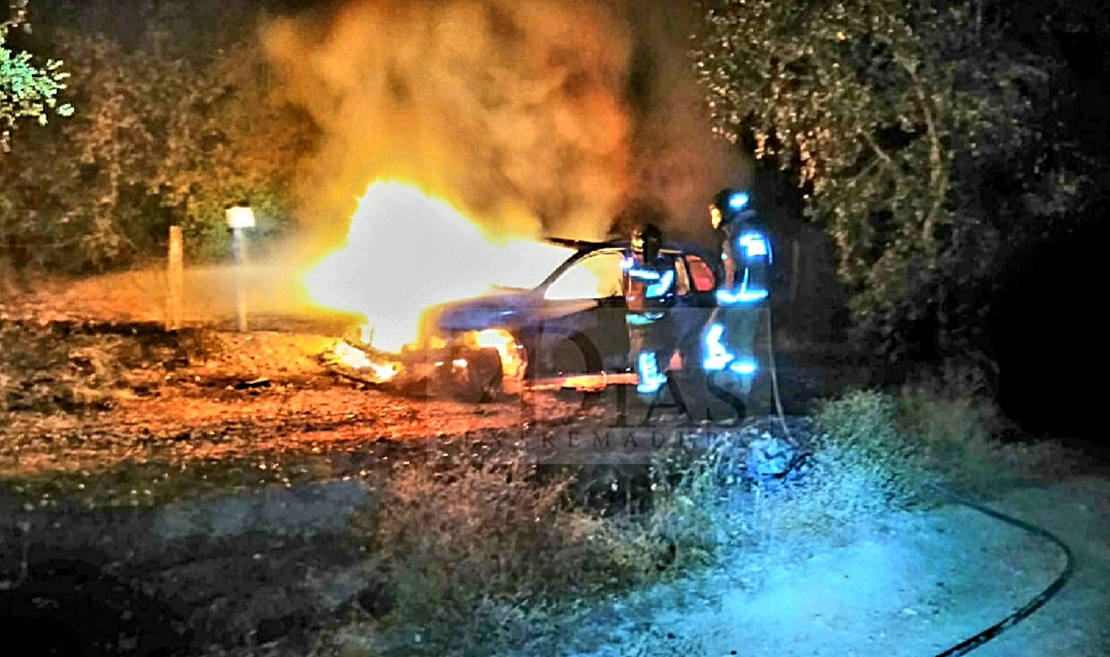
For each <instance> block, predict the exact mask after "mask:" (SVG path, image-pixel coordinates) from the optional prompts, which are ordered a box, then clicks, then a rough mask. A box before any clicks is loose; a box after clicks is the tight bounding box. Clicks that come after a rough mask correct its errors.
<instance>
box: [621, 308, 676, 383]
mask: <svg viewBox="0 0 1110 657" xmlns="http://www.w3.org/2000/svg"><path fill="white" fill-rule="evenodd" d="M641 318H642V316H641V315H629V316H628V342H629V348H630V351H631V352H632V358H633V359H634V364H635V366H636V374H637V375H638V376H639V378H640V383H639V385H637V386H636V391H637V392H639V393H641V394H653V393H655V392H656V391H658V390H659V389H660V388H661V387H663V384H664V383H666V382H667V374H666V372H667V367H668V365H669V364H670V361H671V356H672V355H673V354H674V349H675V337H674V327H673V326H672V321H671V318H670V317H669V316H667V315H664V316H663V317H661V318H659V319H656V320H654V321H650V322H642V320H641Z"/></svg>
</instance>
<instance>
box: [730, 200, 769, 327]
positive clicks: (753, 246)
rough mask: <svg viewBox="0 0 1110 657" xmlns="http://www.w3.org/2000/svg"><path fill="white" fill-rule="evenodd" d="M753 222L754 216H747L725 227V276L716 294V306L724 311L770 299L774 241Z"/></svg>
mask: <svg viewBox="0 0 1110 657" xmlns="http://www.w3.org/2000/svg"><path fill="white" fill-rule="evenodd" d="M754 219H755V214H754V213H750V212H749V213H745V214H744V215H742V216H741V217H739V218H737V220H736V221H733V222H731V223H729V224H727V225H725V226H724V227H723V232H724V234H725V241H724V243H723V244H722V245H721V264H722V266H723V267H724V274H725V276H724V280H723V281H722V282H721V285H720V286H719V287H718V290H717V303H718V305H720V306H722V307H730V306H746V305H753V304H757V303H759V302H760V301H763V300H764V299H766V298H767V297H768V296H769V295H770V292H771V265H772V264H773V260H774V254H773V253H772V250H771V241H770V240H769V239H768V238H767V234H766V233H764V232H763V230H761V229H760V228H759V226H758V225H757V224H756V223H755V221H754Z"/></svg>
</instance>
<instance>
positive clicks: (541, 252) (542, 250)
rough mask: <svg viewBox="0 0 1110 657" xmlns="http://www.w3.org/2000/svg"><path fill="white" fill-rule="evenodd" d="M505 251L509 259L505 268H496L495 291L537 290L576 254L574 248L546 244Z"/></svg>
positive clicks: (522, 245)
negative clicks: (496, 289) (552, 273)
mask: <svg viewBox="0 0 1110 657" xmlns="http://www.w3.org/2000/svg"><path fill="white" fill-rule="evenodd" d="M506 249H507V256H508V257H506V258H505V259H504V260H505V263H504V265H503V266H499V267H497V275H496V277H495V278H494V279H493V280H492V281H491V284H492V286H493V287H494V288H498V289H502V290H532V289H535V288H536V287H537V286H538V285H539V284H540V283H542V282H544V281H545V280H547V278H548V277H549V276H551V272H553V271H555V270H556V269H557V268H558V267H559V265H561V264H563V263H564V262H566V261H567V260H568V259H569V258H570V257H571V256H573V255H574V254H575V253H577V250H575V249H573V248H571V247H568V246H563V245H561V244H551V243H547V242H518V243H514V244H511V245H508V246H507V247H506Z"/></svg>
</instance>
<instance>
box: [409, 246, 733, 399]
mask: <svg viewBox="0 0 1110 657" xmlns="http://www.w3.org/2000/svg"><path fill="white" fill-rule="evenodd" d="M551 241H552V242H555V243H557V244H560V245H563V246H569V247H572V249H573V251H571V254H570V255H569V256H568V257H567V259H566V260H565V261H563V262H562V263H561V264H559V265H558V266H557V267H556V268H555V269H554V270H553V271H552V272H551V273H550V274H549V275H548V276H547V277H546V278H545V279H544V280H543V282H542V283H540V284H539V285H538V286H536V287H535V288H532V289H528V290H501V291H498V292H495V293H492V294H489V295H485V296H482V297H477V298H473V299H467V300H463V301H458V302H453V303H449V304H445V305H443V306H440V307H438V308H437V309H436V310H435V312H434V313H433V314H432V315H431V317H430V320H431V321H430V322H429V324H430V327H429V328H430V329H431V330H433V331H435V332H437V333H438V334H439V336H441V339H443V340H445V341H446V342H447V343H449V344H473V343H474V338H473V336H475V335H478V334H481V333H482V332H490V331H496V332H500V333H502V334H504V335H506V336H511V338H512V342H513V343H515V345H514V348H515V349H516V350H517V352H518V356H519V360H520V362H521V363H522V367H521V368H520V369H521V371H520V372H519V374H520V376H521V378H522V379H523V380H524V381H525V382H535V381H537V380H540V379H548V378H559V377H569V376H574V375H580V374H596V373H613V374H627V373H628V372H630V371H631V370H632V362H631V358H630V355H629V339H628V329H627V326H626V324H625V311H626V307H625V299H624V294H623V286H622V276H623V271H622V268H621V262H622V260H624V259H625V258H626V257H628V255H629V247H628V244H627V243H623V242H577V241H567V240H551ZM663 253H665V254H667V255H670V256H673V257H674V259H675V262H676V269H677V271H676V281H675V287H676V296H675V305H674V307H673V308H672V310H671V314H672V317H673V318H674V329H675V333H676V338H677V350H678V352H679V353H680V354H681V355H682V359H683V361H684V362H691V363H697V362H700V335H701V331H702V328H703V327H704V326H705V324H706V321H707V320H708V318H709V315H710V314H711V313H712V311H713V309H714V307H715V305H716V283H717V280H718V271H717V269H716V268H715V264H716V263H715V261H713V260H710V259H708V258H709V256H708V255H707V254H705V253H703V252H700V251H698V250H697V249H694V248H688V247H677V246H667V247H666V248H664V249H663ZM502 355H503V357H504V355H505V354H504V353H503V354H502ZM506 375H507V376H510V373H508V372H506Z"/></svg>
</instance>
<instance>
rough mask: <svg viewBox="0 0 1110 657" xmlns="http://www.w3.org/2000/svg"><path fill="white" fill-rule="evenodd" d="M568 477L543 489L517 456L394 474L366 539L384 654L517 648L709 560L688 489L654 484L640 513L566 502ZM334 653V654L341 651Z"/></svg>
mask: <svg viewBox="0 0 1110 657" xmlns="http://www.w3.org/2000/svg"><path fill="white" fill-rule="evenodd" d="M572 485H573V478H572V477H571V476H569V475H562V476H558V477H555V478H551V479H548V480H545V481H540V480H539V479H538V478H537V477H536V476H535V471H534V467H533V466H530V465H527V464H526V462H525V461H524V460H523V459H522V458H519V457H517V458H512V459H508V460H491V461H487V462H483V463H480V464H477V465H474V464H471V463H466V462H462V461H453V462H445V461H444V462H439V463H436V464H432V465H431V466H429V465H428V464H419V465H416V466H412V467H405V468H403V469H400V470H398V471H397V472H396V473H395V474H394V477H393V479H392V482H391V485H390V490H389V491H388V492H387V493H386V494H385V496H384V497H383V500H382V505H381V511H380V513H379V515H378V517H377V519H376V521H375V527H374V528H373V535H374V537H375V541H374V542H375V546H374V547H375V550H376V552H377V558H378V559H379V560H380V562H381V567H382V568H383V569H384V570H385V572H386V574H387V579H388V581H389V583H390V587H391V589H392V593H393V597H394V600H395V606H394V609H393V611H392V613H391V614H390V615H389V616H388V617H387V618H386V619H385V621H383V625H382V627H381V628H379V629H380V632H379V636H378V639H379V641H378V643H380V649H381V651H382V652H383V653H386V654H393V653H396V654H402V653H403V654H412V655H418V654H436V655H444V654H488V653H490V652H492V651H494V650H493V649H494V647H496V646H500V647H502V648H504V647H508V646H514V645H515V646H519V645H520V642H521V641H523V640H524V638H525V637H527V636H529V635H531V634H534V629H535V627H536V626H537V625H539V624H542V623H544V622H547V620H549V619H548V618H547V612H546V610H548V609H553V608H555V607H559V608H562V609H566V608H567V607H568V605H569V606H573V605H574V604H575V603H580V602H583V601H588V600H592V599H597V598H598V597H601V596H604V595H607V594H611V593H616V592H618V591H621V590H624V589H627V588H628V587H631V586H633V585H636V584H643V583H646V582H650V581H652V580H654V579H656V578H658V577H660V576H661V575H662V574H663V573H665V572H666V571H667V570H668V569H669V568H671V567H672V566H673V565H674V564H676V563H682V564H689V563H692V562H694V561H696V560H698V559H700V558H703V557H705V556H706V555H707V554H708V552H709V548H708V547H707V546H709V545H711V543H712V541H711V540H709V539H707V538H706V536H707V535H708V533H704V534H702V533H699V532H706V530H707V528H708V527H709V525H707V524H705V523H704V522H700V521H694V522H688V521H686V519H689V518H691V517H694V516H696V514H691V513H690V510H691V508H692V507H695V506H696V504H697V503H696V502H695V501H694V500H693V499H692V497H691V493H690V492H688V491H689V490H690V482H689V480H686V479H680V480H678V481H674V482H672V483H670V484H668V485H666V486H660V487H658V489H657V491H656V495H655V500H654V503H653V507H654V508H653V510H652V511H651V512H650V513H649V514H646V515H644V516H643V517H637V516H631V515H619V516H615V517H604V516H603V515H601V514H600V513H595V512H593V511H590V510H588V509H583V508H578V507H574V506H572V505H571V504H570V503H569V498H570V492H571V487H572ZM340 652H342V651H340Z"/></svg>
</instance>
